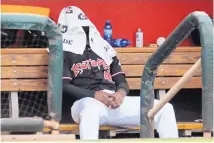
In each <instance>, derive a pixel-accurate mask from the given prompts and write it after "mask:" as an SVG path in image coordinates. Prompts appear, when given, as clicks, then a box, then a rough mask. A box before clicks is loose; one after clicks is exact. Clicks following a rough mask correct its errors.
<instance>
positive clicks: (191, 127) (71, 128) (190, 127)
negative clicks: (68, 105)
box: [44, 122, 203, 132]
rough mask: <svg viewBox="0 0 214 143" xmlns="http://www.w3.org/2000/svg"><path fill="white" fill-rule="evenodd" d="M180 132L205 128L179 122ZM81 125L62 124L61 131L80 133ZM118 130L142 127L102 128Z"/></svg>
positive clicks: (103, 127) (104, 127)
mask: <svg viewBox="0 0 214 143" xmlns="http://www.w3.org/2000/svg"><path fill="white" fill-rule="evenodd" d="M177 126H178V129H179V130H201V129H202V127H203V124H202V123H195V122H178V123H177ZM78 129H79V125H78V124H61V125H60V131H78ZM117 129H130V130H140V127H139V126H138V127H133V128H118V127H112V126H101V127H100V130H102V131H107V130H117ZM44 131H45V132H46V131H49V129H47V128H45V129H44Z"/></svg>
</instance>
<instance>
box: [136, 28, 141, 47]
mask: <svg viewBox="0 0 214 143" xmlns="http://www.w3.org/2000/svg"><path fill="white" fill-rule="evenodd" d="M136 47H137V48H142V47H143V32H141V30H140V28H139V29H138V30H137V32H136Z"/></svg>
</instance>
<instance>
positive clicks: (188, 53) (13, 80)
mask: <svg viewBox="0 0 214 143" xmlns="http://www.w3.org/2000/svg"><path fill="white" fill-rule="evenodd" d="M116 51H117V52H118V58H119V60H120V62H121V64H122V69H123V70H124V72H125V73H126V79H127V81H128V84H129V87H130V90H139V89H140V86H141V75H142V72H143V68H144V65H145V63H146V61H147V60H148V58H149V57H150V56H151V55H152V53H153V52H155V51H156V48H148V47H144V48H117V49H116ZM1 54H2V55H1V63H2V64H1V85H2V87H1V91H10V92H18V91H46V90H47V74H48V51H47V50H46V49H35V48H34V49H31V48H25V49H20V48H19V49H1ZM200 56H201V48H200V47H178V48H177V49H176V50H175V51H174V52H173V53H172V54H171V55H170V56H169V58H167V59H166V60H165V61H164V63H163V64H162V65H160V66H159V68H158V71H157V77H156V79H155V84H154V88H155V89H156V90H158V91H160V92H159V97H160V98H161V96H163V95H164V93H165V90H166V89H170V88H171V87H172V86H173V85H174V84H175V83H176V82H177V81H178V80H179V79H180V78H181V77H182V75H183V74H184V73H185V72H186V71H187V70H188V69H189V68H190V67H191V66H192V65H193V64H194V63H195V62H196V61H197V60H198V59H199V58H200ZM201 87H202V84H201V69H199V70H198V71H197V72H196V73H195V75H194V77H193V78H192V79H191V80H190V81H189V83H188V84H186V85H184V86H183V88H187V89H190V88H191V89H194V88H201ZM161 94H162V95H161ZM16 96H17V94H16ZM14 112H15V111H14ZM178 128H179V129H180V130H186V129H187V130H189V129H200V130H201V129H202V124H201V123H194V122H190V123H189V122H188V123H178ZM76 129H78V125H76V124H62V125H60V130H62V131H65V130H70V131H72V130H76ZM100 129H101V130H116V129H118V128H116V127H109V126H103V127H101V128H100ZM134 129H135V130H139V127H136V128H134ZM45 131H47V129H45Z"/></svg>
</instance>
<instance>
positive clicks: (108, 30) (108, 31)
mask: <svg viewBox="0 0 214 143" xmlns="http://www.w3.org/2000/svg"><path fill="white" fill-rule="evenodd" d="M104 39H105V40H106V41H108V43H111V41H112V25H111V22H110V20H106V23H105V26H104Z"/></svg>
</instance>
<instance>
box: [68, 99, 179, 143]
mask: <svg viewBox="0 0 214 143" xmlns="http://www.w3.org/2000/svg"><path fill="white" fill-rule="evenodd" d="M157 103H158V100H155V101H154V104H157ZM71 114H72V118H73V119H74V121H75V122H76V123H78V124H79V130H80V139H82V140H96V139H98V136H99V126H100V125H111V126H121V127H126V126H138V125H140V97H139V96H136V97H129V96H127V97H125V98H124V101H123V103H122V104H121V106H120V107H119V108H117V109H109V108H108V107H107V106H105V105H104V104H103V103H102V102H100V101H98V100H96V99H94V98H90V97H87V98H83V99H80V100H78V101H76V102H74V104H73V106H72V107H71ZM154 125H155V128H156V129H157V132H158V133H159V137H160V138H178V129H177V124H176V119H175V113H174V109H173V106H172V105H171V104H170V103H167V104H166V105H165V106H164V107H163V108H162V109H161V110H160V111H159V112H158V113H157V114H156V115H155V117H154Z"/></svg>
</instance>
